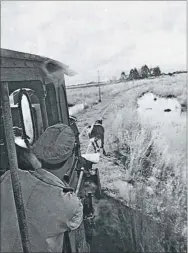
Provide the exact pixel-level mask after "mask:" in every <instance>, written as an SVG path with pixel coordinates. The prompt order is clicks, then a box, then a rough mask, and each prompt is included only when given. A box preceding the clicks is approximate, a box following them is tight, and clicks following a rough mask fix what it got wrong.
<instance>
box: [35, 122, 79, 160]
mask: <svg viewBox="0 0 188 253" xmlns="http://www.w3.org/2000/svg"><path fill="white" fill-rule="evenodd" d="M74 144H75V136H74V133H73V131H72V129H71V128H70V127H69V126H67V125H65V124H61V123H60V124H56V125H54V126H50V127H48V128H47V129H46V130H45V132H44V133H43V134H42V135H41V136H40V137H39V139H38V140H37V141H36V143H35V145H34V148H33V152H34V154H35V155H36V156H37V158H38V159H40V160H42V161H43V162H45V163H48V164H58V163H62V162H64V161H66V160H67V159H68V158H69V157H70V156H71V154H72V152H73V148H74Z"/></svg>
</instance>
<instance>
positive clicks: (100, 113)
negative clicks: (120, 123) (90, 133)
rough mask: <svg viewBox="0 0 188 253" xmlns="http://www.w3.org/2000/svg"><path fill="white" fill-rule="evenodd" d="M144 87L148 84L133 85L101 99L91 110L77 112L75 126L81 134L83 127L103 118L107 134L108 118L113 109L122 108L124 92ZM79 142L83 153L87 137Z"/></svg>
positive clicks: (83, 137) (82, 137)
mask: <svg viewBox="0 0 188 253" xmlns="http://www.w3.org/2000/svg"><path fill="white" fill-rule="evenodd" d="M146 86H148V83H145V84H140V85H134V87H129V88H127V89H126V88H125V89H123V90H121V91H120V92H118V93H117V94H115V95H113V96H111V97H109V98H102V102H101V103H99V104H97V105H93V106H92V107H91V108H88V109H85V110H84V111H82V112H79V113H78V114H77V115H75V116H76V117H77V119H78V122H77V126H78V129H79V131H80V133H81V132H82V130H83V129H84V127H85V126H87V125H91V124H93V123H94V122H95V121H96V120H98V119H100V118H103V124H104V126H105V130H106V132H107V131H108V130H109V127H110V126H109V125H107V119H108V116H109V114H110V113H111V112H112V110H113V109H114V108H115V107H117V106H118V108H119V109H121V108H123V107H124V103H123V101H124V97H125V95H126V92H128V91H130V90H134V89H138V88H140V87H146ZM80 142H81V150H82V152H85V150H86V148H87V145H88V138H87V136H84V135H83V136H81V138H80Z"/></svg>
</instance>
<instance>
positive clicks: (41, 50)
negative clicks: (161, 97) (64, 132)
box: [1, 1, 186, 84]
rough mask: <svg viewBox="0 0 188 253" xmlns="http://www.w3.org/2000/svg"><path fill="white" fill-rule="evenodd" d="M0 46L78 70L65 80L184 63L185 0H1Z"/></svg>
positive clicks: (70, 81)
mask: <svg viewBox="0 0 188 253" xmlns="http://www.w3.org/2000/svg"><path fill="white" fill-rule="evenodd" d="M1 47H2V48H7V49H12V50H17V51H24V52H28V53H33V54H39V55H43V56H47V57H51V58H53V59H56V60H59V61H61V62H63V63H65V64H68V65H69V66H70V67H71V68H72V69H74V70H76V71H77V72H78V75H77V76H75V77H71V78H70V77H68V78H66V82H67V84H75V83H82V82H85V81H96V80H97V70H100V73H101V79H103V78H105V77H107V78H109V77H112V76H114V75H116V76H117V77H118V78H119V76H120V73H121V71H125V72H126V73H127V74H128V72H129V70H130V68H133V67H137V68H140V67H141V66H142V65H143V64H147V65H148V66H149V67H152V66H156V65H159V66H160V67H161V69H162V71H172V70H177V69H178V70H179V69H185V68H186V1H138V2H137V1H111V2H110V1H85V2H84V1H83V2H82V1H76V2H74V1H4V2H2V9H1Z"/></svg>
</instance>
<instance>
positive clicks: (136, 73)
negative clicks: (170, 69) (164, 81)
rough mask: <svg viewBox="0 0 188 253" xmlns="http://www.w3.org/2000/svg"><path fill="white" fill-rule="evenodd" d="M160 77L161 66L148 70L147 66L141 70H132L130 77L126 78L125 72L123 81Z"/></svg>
mask: <svg viewBox="0 0 188 253" xmlns="http://www.w3.org/2000/svg"><path fill="white" fill-rule="evenodd" d="M160 75H161V69H160V68H159V66H156V67H154V68H148V66H147V65H146V64H145V65H143V66H142V67H141V68H140V69H139V70H137V68H133V69H131V70H130V72H129V75H128V76H126V75H125V72H124V71H123V72H122V73H121V80H138V79H144V78H148V77H157V76H160Z"/></svg>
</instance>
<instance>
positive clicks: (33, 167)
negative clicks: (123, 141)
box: [0, 124, 83, 253]
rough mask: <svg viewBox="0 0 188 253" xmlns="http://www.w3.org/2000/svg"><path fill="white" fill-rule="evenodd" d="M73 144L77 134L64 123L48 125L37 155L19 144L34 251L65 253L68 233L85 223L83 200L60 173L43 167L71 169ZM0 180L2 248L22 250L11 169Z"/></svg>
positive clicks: (20, 172)
mask: <svg viewBox="0 0 188 253" xmlns="http://www.w3.org/2000/svg"><path fill="white" fill-rule="evenodd" d="M73 147H74V134H73V133H72V131H71V129H70V128H69V127H68V126H66V125H63V124H58V125H55V126H52V127H49V128H48V129H46V131H45V132H44V134H43V135H42V136H41V138H39V140H38V141H37V145H36V146H35V147H34V153H35V154H36V155H35V154H34V153H32V152H31V150H29V149H27V148H23V147H20V146H18V145H16V149H17V156H18V166H19V169H18V173H19V178H20V183H21V186H22V194H23V201H24V205H25V212H26V218H27V224H28V229H29V239H30V244H31V252H61V253H62V249H63V242H64V233H65V232H66V231H72V230H75V229H77V228H78V227H79V226H80V225H81V224H82V221H83V206H82V204H81V201H80V200H79V199H78V198H77V196H76V195H75V194H74V193H73V191H70V188H68V187H67V185H66V184H65V183H63V182H62V181H61V180H60V179H59V178H58V177H56V176H55V175H53V174H52V173H50V172H48V171H46V170H45V169H42V166H43V167H44V166H47V167H48V166H49V170H50V166H52V167H53V169H52V170H54V171H56V169H57V167H58V168H60V170H61V172H60V173H59V172H58V173H59V175H60V176H61V177H63V174H64V173H66V172H67V171H68V169H69V166H68V165H66V166H65V167H64V165H65V164H66V163H68V164H69V162H68V160H69V159H70V157H71V155H72V152H73ZM39 160H40V161H41V162H40V161H39ZM41 163H42V166H41ZM57 164H58V165H57ZM44 168H45V167H44ZM54 174H55V173H54ZM0 182H1V237H0V238H1V251H2V252H22V246H21V238H20V233H19V228H18V221H17V215H16V208H15V204H14V198H13V191H12V185H11V178H10V171H7V172H6V173H5V174H4V175H3V176H1V178H0Z"/></svg>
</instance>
